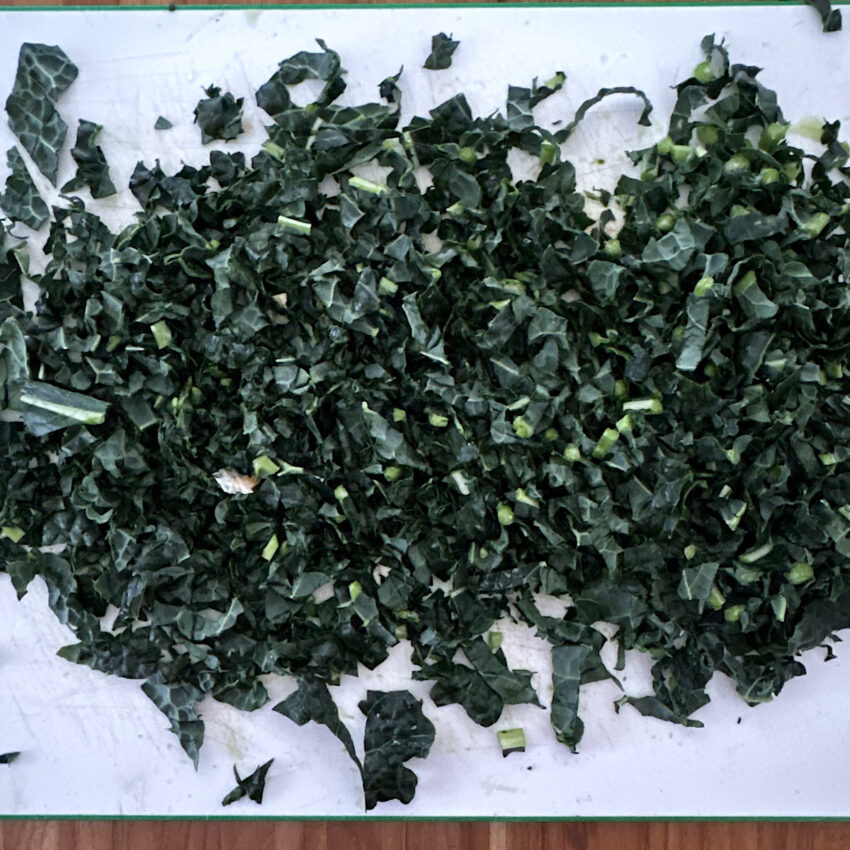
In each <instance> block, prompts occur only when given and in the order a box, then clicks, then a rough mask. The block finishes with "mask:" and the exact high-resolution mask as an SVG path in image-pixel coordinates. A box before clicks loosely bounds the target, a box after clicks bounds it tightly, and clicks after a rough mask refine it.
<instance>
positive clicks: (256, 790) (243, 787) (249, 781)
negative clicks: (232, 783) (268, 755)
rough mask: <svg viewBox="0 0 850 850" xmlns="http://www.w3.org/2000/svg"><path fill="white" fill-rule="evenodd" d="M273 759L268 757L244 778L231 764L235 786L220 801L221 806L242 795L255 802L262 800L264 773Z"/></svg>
mask: <svg viewBox="0 0 850 850" xmlns="http://www.w3.org/2000/svg"><path fill="white" fill-rule="evenodd" d="M273 762H274V759H269V760H268V761H267V762H266V763H265V764H261V765H260V766H259V767H258V768H257V769H256V770H255V771H254V772H253V773H251V774H249V775H248V776H246V777H245V778H244V779H243V778H242V777H240V776H239V771H238V770H237V769H236V765H233V775H234V776H235V777H236V787H235V788H234V789H233V790H232V791H230V792H229V793H228V794H227V795H226V796H225V798H224V799H223V800H222V801H221V805H222V806H229V805H230V804H231V803H235V802H236V801H237V800H241V799H242V798H243V797H247V798H248V799H249V800H253V801H254V802H255V803H262V802H263V793H264V792H265V790H266V774H267V773H268V772H269V768H270V767H271V766H272V763H273Z"/></svg>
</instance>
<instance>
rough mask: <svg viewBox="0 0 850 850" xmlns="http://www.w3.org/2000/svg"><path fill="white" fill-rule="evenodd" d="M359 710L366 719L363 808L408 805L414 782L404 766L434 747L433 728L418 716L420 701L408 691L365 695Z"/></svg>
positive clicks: (413, 778)
mask: <svg viewBox="0 0 850 850" xmlns="http://www.w3.org/2000/svg"><path fill="white" fill-rule="evenodd" d="M360 710H361V711H362V712H363V713H364V714H365V715H366V734H365V738H364V743H365V749H366V753H365V756H364V759H363V789H364V791H365V793H366V808H367V809H374V808H375V806H376V805H377V804H378V803H382V802H385V801H387V800H401V802H402V803H409V802H410V801H411V800H412V799H413V795H414V793H415V791H416V782H417V779H416V774H415V773H414V772H413V771H412V770H410V768H407V767H405V766H404V763H405V762H406V761H409V760H410V759H412V758H425V757H426V756H427V755H428V753H429V752H430V751H431V744H433V743H434V724H433V723H431V721H430V720H429V719H428V718H427V717H426V716H425V715H424V714H423V713H422V703H421V701H420V700H417V699H416V698H415V697H414V696H413V695H412V694H410V693H409V692H408V691H389V692H388V693H384V692H383V691H369V692H368V694H367V695H366V699H365V700H363V702H361V703H360Z"/></svg>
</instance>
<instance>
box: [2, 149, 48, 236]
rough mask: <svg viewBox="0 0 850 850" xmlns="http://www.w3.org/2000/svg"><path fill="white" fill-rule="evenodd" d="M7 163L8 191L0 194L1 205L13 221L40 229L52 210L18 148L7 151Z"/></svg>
mask: <svg viewBox="0 0 850 850" xmlns="http://www.w3.org/2000/svg"><path fill="white" fill-rule="evenodd" d="M6 164H7V165H8V166H9V170H10V174H9V176H8V177H7V178H6V191H5V192H4V193H3V194H2V195H0V207H2V208H3V210H4V211H5V213H6V214H7V215H8V216H9V218H11V219H12V220H13V221H20V222H21V223H22V224H25V225H27V227H31V228H32V229H33V230H38V229H39V228H40V227H41V226H42V225H43V224H44V223H45V222H46V221H47V220H48V219H49V218H50V210H49V209H48V208H47V204H46V203H44V200H43V199H42V197H41V195H39V193H38V189H36V187H35V183H34V182H33V179H32V177H31V176H30V173H29V171H28V170H27V166H26V163H25V162H24V158H23V157H22V156H21V153H20V151H19V150H18V149H17V148H9V150H8V151H6Z"/></svg>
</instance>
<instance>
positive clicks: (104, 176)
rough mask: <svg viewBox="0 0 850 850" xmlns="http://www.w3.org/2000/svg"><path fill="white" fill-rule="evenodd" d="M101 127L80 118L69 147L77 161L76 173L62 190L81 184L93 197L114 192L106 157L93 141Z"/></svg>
mask: <svg viewBox="0 0 850 850" xmlns="http://www.w3.org/2000/svg"><path fill="white" fill-rule="evenodd" d="M102 129H103V128H102V126H101V125H100V124H95V123H93V122H92V121H86V120H85V119H82V118H81V119H80V126H79V127H78V128H77V142H76V144H75V145H74V147H73V148H71V156H72V157H73V159H74V162H76V163H77V173H76V175H75V176H74V178H73V179H72V180H69V181H68V182H67V183H66V184H65V185H64V186H63V187H62V191H63V192H76V191H77V190H78V189H81V188H82V187H83V186H88V188H89V189H90V190H91V196H92V197H93V198H106V197H108V196H109V195H114V194H115V193H116V191H117V189H116V188H115V184H114V183H113V182H112V180H111V179H110V178H109V165H108V164H107V162H106V157H105V156H104V155H103V150H102V149H101V148H100V147H99V146H98V145H97V144H96V142H95V139H96V137H97V134H98V133H99V132H100V131H101V130H102Z"/></svg>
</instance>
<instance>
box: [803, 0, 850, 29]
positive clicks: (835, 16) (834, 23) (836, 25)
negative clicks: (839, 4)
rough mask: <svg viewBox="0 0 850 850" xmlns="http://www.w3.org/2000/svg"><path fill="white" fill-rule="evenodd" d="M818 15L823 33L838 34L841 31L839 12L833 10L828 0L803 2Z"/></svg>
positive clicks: (838, 10) (806, 0) (807, 0)
mask: <svg viewBox="0 0 850 850" xmlns="http://www.w3.org/2000/svg"><path fill="white" fill-rule="evenodd" d="M803 2H804V3H805V4H806V5H807V6H811V7H812V8H813V9H814V10H815V11H816V12H817V13H818V14H819V15H820V19H821V22H822V23H823V31H824V32H838V31H839V30H840V29H841V10H840V9H834V8H833V6H832V3H831V2H830V0H803Z"/></svg>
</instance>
